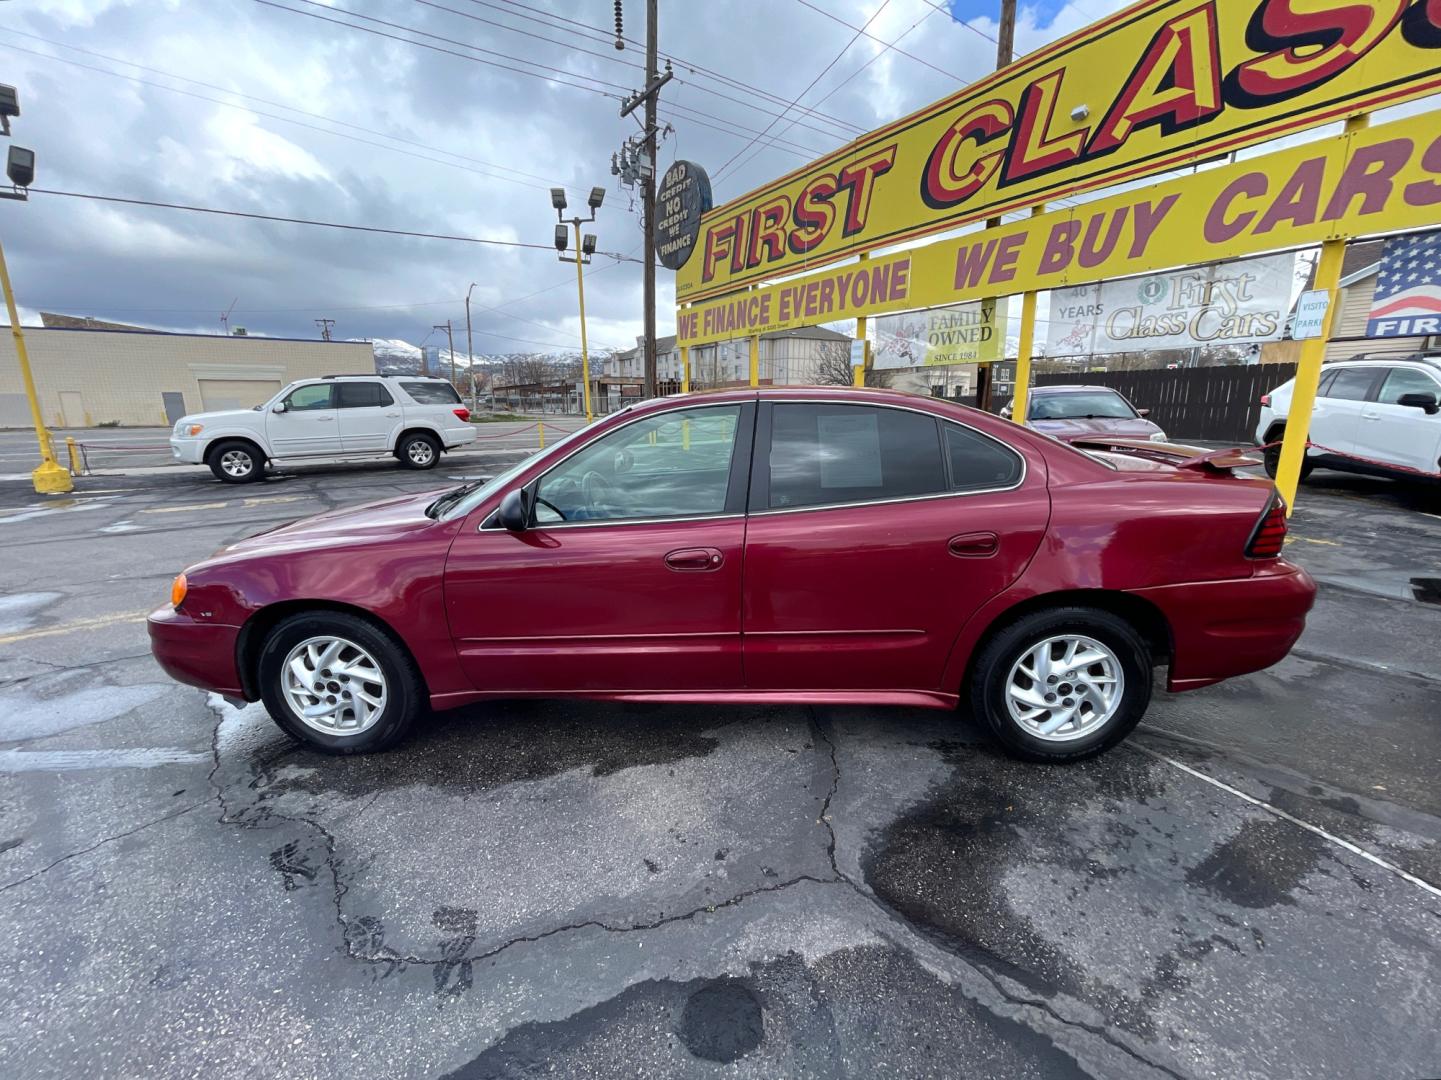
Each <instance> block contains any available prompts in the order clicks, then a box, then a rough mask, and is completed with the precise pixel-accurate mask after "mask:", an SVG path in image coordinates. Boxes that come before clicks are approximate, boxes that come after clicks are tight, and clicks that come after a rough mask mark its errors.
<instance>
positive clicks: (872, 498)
mask: <svg viewBox="0 0 1441 1080" xmlns="http://www.w3.org/2000/svg"><path fill="white" fill-rule="evenodd" d="M769 468H770V477H769V494H768V498H767V505H768V506H769V508H770V509H775V510H780V509H792V508H797V507H807V506H829V505H836V504H843V503H857V502H878V501H883V500H887V499H903V498H909V497H912V496H917V495H932V494H940V493H941V492H944V491H945V490H946V489H947V484H946V466H945V460H944V458H943V457H942V456H941V440H940V430H939V426H938V423H937V421H936V418H935V417H933V416H930V415H927V414H925V413H919V412H910V411H909V410H905V409H888V408H879V407H875V406H869V405H820V404H808V403H799V402H798V403H795V404H778V405H775V406H774V407H773V409H772V412H771V445H770V458H769Z"/></svg>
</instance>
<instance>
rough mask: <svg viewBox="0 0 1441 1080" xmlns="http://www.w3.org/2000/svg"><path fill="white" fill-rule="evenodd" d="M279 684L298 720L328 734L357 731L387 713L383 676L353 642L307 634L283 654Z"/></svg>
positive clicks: (353, 732) (362, 729) (366, 653)
mask: <svg viewBox="0 0 1441 1080" xmlns="http://www.w3.org/2000/svg"><path fill="white" fill-rule="evenodd" d="M280 688H281V691H282V692H283V693H284V695H285V700H286V702H287V703H288V704H289V705H290V708H291V709H292V711H294V713H295V715H296V716H297V717H298V718H299V719H300V721H301V722H302V723H303V724H305V725H307V726H308V727H312V728H314V729H315V730H316V731H320V732H324V733H325V734H326V735H356V734H359V733H360V732H362V731H365V730H366V729H368V728H369V727H371V726H372V725H373V724H374V723H375V722H376V721H377V720H379V719H380V715H381V713H383V712H384V711H385V703H386V700H387V692H386V685H385V674H384V672H382V671H381V668H380V664H379V663H377V662H376V660H375V658H374V657H373V656H371V655H370V653H368V652H366V651H365V650H364V649H362V648H361V647H360V646H359V645H357V644H355V642H353V641H348V640H346V639H345V638H338V637H330V636H322V637H312V638H307V639H306V640H304V641H302V642H301V643H300V644H299V645H297V646H295V648H293V649H291V650H290V655H289V656H287V657H286V658H285V665H284V667H282V668H281V674H280Z"/></svg>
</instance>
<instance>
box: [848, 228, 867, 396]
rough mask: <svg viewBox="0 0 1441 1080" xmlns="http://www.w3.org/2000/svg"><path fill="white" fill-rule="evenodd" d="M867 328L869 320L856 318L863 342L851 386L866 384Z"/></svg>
mask: <svg viewBox="0 0 1441 1080" xmlns="http://www.w3.org/2000/svg"><path fill="white" fill-rule="evenodd" d="M870 257H871V254H870V252H865V253H864V254H862V255H861V258H860V261H861V262H865V261H866V260H867V259H869V258H870ZM869 328H870V321H869V320H868V319H867V318H866V317H865V316H864V315H862V316H861V317H860V318H858V319H857V320H856V337H858V338H860V339H861V341H862V342H864V344H863V345H861V362H860V363H859V364H855V365H852V369H851V384H852V385H853V386H865V385H866V372H867V370H869V369H870V366H871V343H870V342H869V341H867V340H866V331H867V330H868V329H869Z"/></svg>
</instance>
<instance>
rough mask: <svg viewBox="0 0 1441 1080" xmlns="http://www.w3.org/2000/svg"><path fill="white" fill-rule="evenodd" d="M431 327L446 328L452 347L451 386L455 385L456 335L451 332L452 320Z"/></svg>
mask: <svg viewBox="0 0 1441 1080" xmlns="http://www.w3.org/2000/svg"><path fill="white" fill-rule="evenodd" d="M431 329H433V330H444V331H445V340H446V341H448V342H450V345H449V348H450V385H451V386H454V385H455V337H454V336H453V335H452V334H451V332H450V320H449V319H446V320H445V322H443V323H436V324H435V326H433V327H432V328H431Z"/></svg>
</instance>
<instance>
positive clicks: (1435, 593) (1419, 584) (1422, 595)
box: [1411, 577, 1441, 604]
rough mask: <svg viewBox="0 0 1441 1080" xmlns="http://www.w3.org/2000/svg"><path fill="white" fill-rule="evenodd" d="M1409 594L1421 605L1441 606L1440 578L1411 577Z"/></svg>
mask: <svg viewBox="0 0 1441 1080" xmlns="http://www.w3.org/2000/svg"><path fill="white" fill-rule="evenodd" d="M1411 592H1412V594H1413V595H1414V596H1415V598H1416V599H1417V600H1419V601H1421V603H1423V604H1441V578H1434V577H1413V578H1412V579H1411Z"/></svg>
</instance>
